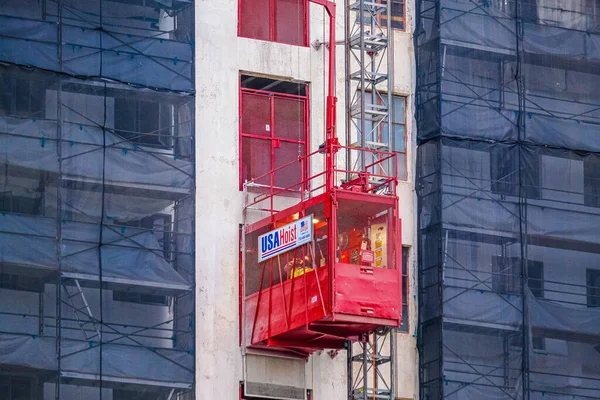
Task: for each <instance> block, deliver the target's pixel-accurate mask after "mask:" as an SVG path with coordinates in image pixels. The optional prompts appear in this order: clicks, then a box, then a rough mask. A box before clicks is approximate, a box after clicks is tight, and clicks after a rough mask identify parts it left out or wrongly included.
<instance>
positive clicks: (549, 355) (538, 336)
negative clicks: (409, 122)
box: [415, 0, 600, 400]
mask: <svg viewBox="0 0 600 400" xmlns="http://www.w3.org/2000/svg"><path fill="white" fill-rule="evenodd" d="M417 8H418V9H417V12H418V22H417V27H416V29H417V30H416V34H415V45H416V49H417V92H416V96H417V99H416V103H417V123H418V161H417V170H418V177H417V179H418V180H417V183H418V197H419V211H418V212H419V249H420V256H419V308H420V312H419V338H418V342H419V351H420V398H422V399H441V398H444V399H478V400H479V399H495V400H497V399H542V398H544V399H573V398H575V399H598V398H600V347H599V346H598V342H599V340H600V309H599V308H597V307H598V305H599V304H600V267H599V265H600V258H599V254H600V240H599V237H600V236H599V235H598V229H597V227H598V225H599V222H600V211H599V210H600V208H599V207H600V196H599V195H600V142H599V141H598V135H597V132H598V127H599V126H600V125H599V123H600V119H599V118H600V114H599V110H600V96H599V95H598V93H600V91H599V90H598V89H600V87H599V83H598V82H600V80H599V79H598V78H599V76H598V73H599V71H600V68H599V64H598V63H599V61H600V34H599V33H600V31H599V28H600V24H599V22H600V14H599V13H600V10H598V3H597V2H594V1H587V0H537V1H533V0H518V1H496V0H491V1H489V0H485V1H478V0H472V1H471V0H435V1H430V0H421V1H419V2H418V4H417Z"/></svg>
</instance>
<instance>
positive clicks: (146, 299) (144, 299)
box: [113, 290, 169, 306]
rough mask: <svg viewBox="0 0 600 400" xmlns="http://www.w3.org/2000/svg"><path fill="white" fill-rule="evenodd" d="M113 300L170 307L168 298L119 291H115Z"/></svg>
mask: <svg viewBox="0 0 600 400" xmlns="http://www.w3.org/2000/svg"><path fill="white" fill-rule="evenodd" d="M113 300H114V301H125V302H128V303H138V304H148V305H154V306H167V305H169V302H168V300H167V296H160V295H156V294H145V293H133V292H120V291H117V290H115V291H113Z"/></svg>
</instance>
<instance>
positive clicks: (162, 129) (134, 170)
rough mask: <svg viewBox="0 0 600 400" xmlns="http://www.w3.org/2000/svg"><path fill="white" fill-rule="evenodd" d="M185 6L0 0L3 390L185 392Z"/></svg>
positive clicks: (189, 17)
mask: <svg viewBox="0 0 600 400" xmlns="http://www.w3.org/2000/svg"><path fill="white" fill-rule="evenodd" d="M193 16H194V8H193V4H192V2H190V1H178V0H175V1H150V0H148V1H137V2H135V1H79V0H78V1H69V0H58V1H52V0H47V1H46V0H44V1H23V0H20V1H13V0H9V1H2V2H1V4H0V164H1V165H0V171H1V173H0V398H2V399H11V400H16V399H23V400H25V399H27V400H30V399H113V400H118V399H175V398H179V399H184V398H193V391H192V389H193V383H194V371H195V369H194V364H195V360H194V354H195V350H194V349H195V339H194V327H195V322H194V321H195V316H194V309H195V302H194V291H193V288H194V280H195V272H194V255H193V254H194V229H195V228H194V197H195V179H194V140H193V139H194V132H195V131H194V95H193V93H194V63H193V60H194V57H193V54H194V47H193V27H194V18H193ZM187 394H189V396H190V397H188V396H187Z"/></svg>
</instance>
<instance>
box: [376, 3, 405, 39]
mask: <svg viewBox="0 0 600 400" xmlns="http://www.w3.org/2000/svg"><path fill="white" fill-rule="evenodd" d="M381 3H382V4H386V3H387V0H381ZM391 4H392V12H391V14H392V28H393V29H398V30H401V31H404V30H405V29H406V26H405V14H406V3H405V2H404V0H391ZM380 24H381V26H382V27H385V26H387V15H385V14H381V22H380Z"/></svg>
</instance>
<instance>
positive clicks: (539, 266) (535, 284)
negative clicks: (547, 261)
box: [527, 260, 544, 299]
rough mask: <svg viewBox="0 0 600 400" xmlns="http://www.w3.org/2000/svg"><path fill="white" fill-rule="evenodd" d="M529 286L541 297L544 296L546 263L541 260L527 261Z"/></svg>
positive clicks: (533, 292)
mask: <svg viewBox="0 0 600 400" xmlns="http://www.w3.org/2000/svg"><path fill="white" fill-rule="evenodd" d="M527 286H528V287H529V290H531V293H532V294H533V295H534V296H535V297H537V298H540V299H543V298H544V264H543V263H541V262H539V261H531V260H530V261H528V262H527Z"/></svg>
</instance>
